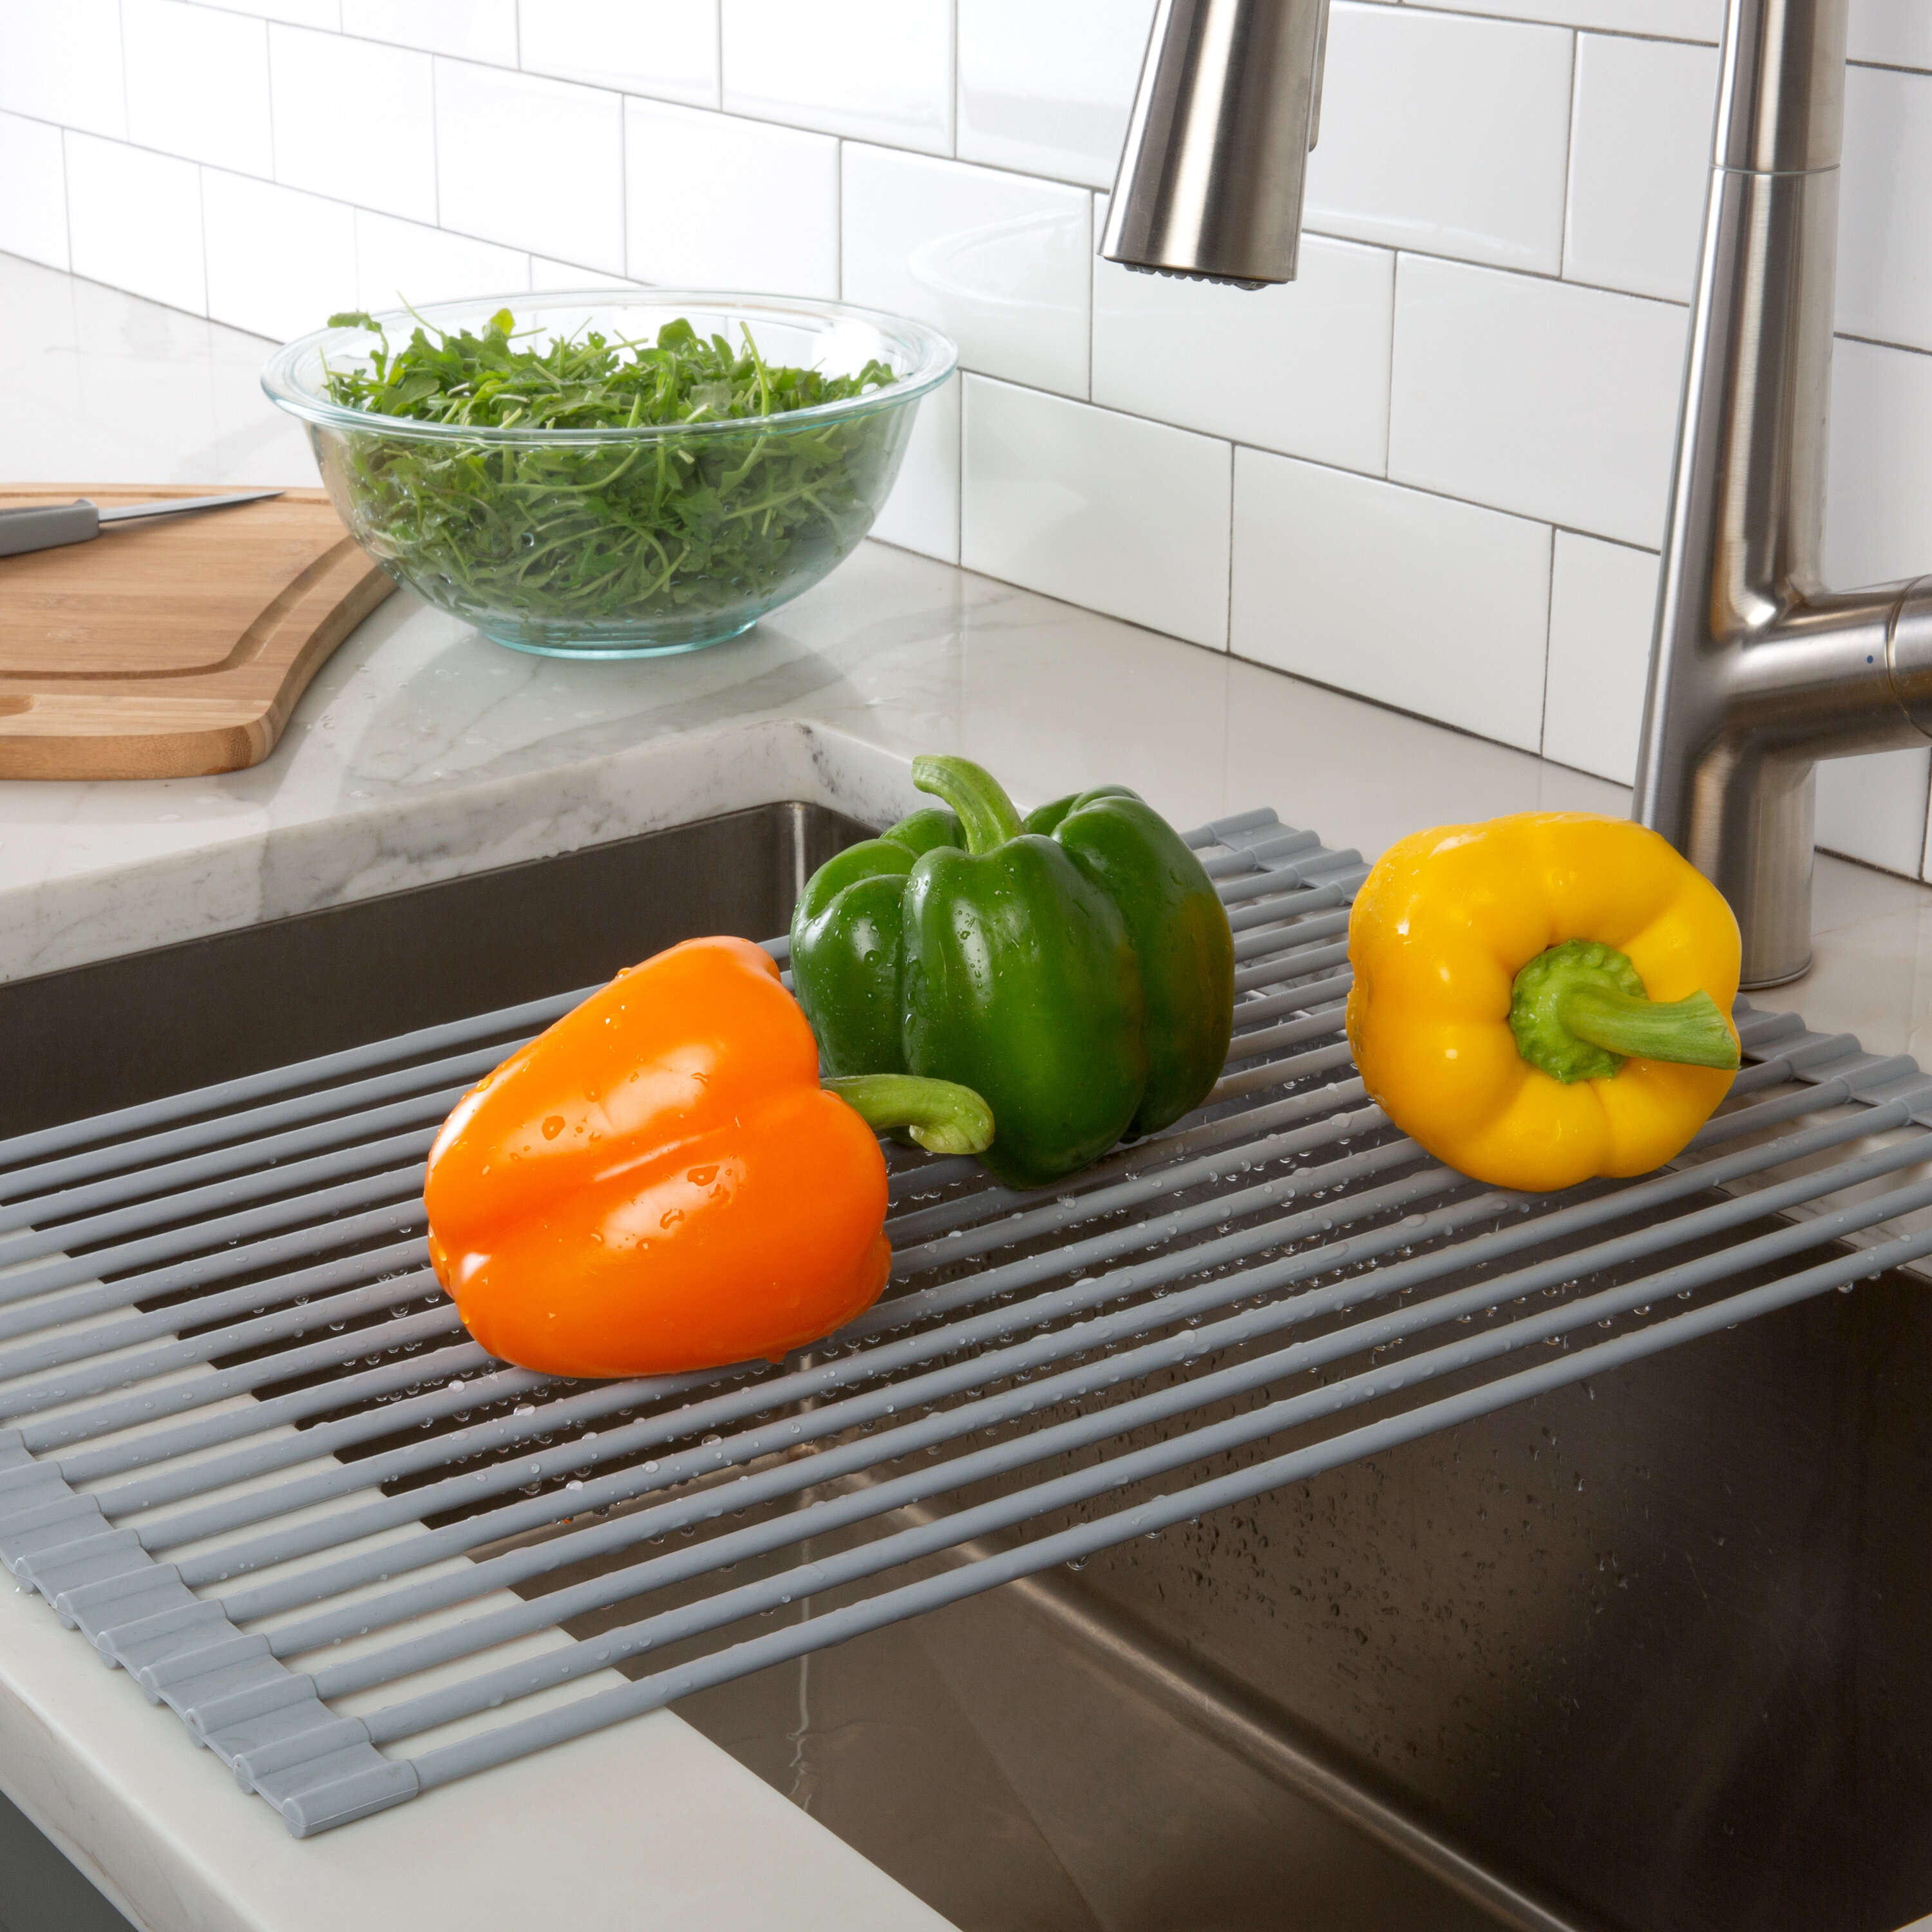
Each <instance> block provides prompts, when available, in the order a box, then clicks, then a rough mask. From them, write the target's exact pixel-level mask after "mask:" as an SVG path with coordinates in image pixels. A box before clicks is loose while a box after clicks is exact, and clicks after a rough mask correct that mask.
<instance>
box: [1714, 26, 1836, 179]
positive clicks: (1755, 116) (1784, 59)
mask: <svg viewBox="0 0 1932 1932" xmlns="http://www.w3.org/2000/svg"><path fill="white" fill-rule="evenodd" d="M1848 15H1849V7H1848V5H1847V4H1846V0H1730V7H1729V8H1728V10H1727V19H1726V20H1725V23H1724V55H1723V61H1722V67H1721V72H1720V74H1719V77H1718V137H1717V147H1716V151H1715V154H1714V156H1713V160H1714V162H1715V165H1716V166H1718V167H1721V168H1729V169H1733V170H1736V172H1740V173H1745V174H1803V173H1808V172H1814V171H1815V170H1817V169H1820V168H1835V167H1836V166H1838V161H1839V157H1840V156H1841V154H1842V152H1843V147H1844V133H1845V35H1846V20H1847V17H1848Z"/></svg>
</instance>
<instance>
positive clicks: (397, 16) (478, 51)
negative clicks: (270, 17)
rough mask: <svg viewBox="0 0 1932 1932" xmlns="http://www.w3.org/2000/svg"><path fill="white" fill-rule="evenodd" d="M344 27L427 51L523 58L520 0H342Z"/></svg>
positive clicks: (504, 63)
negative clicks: (519, 54)
mask: <svg viewBox="0 0 1932 1932" xmlns="http://www.w3.org/2000/svg"><path fill="white" fill-rule="evenodd" d="M341 5H342V31H344V33H346V34H356V35H358V36H359V37H361V38H362V39H364V40H389V41H390V42H392V43H394V44H395V45H396V46H403V47H416V48H419V49H421V50H422V52H425V53H431V54H453V55H457V56H458V58H462V59H466V60H475V61H487V62H490V64H491V65H493V66H496V67H514V66H515V65H516V64H517V0H341Z"/></svg>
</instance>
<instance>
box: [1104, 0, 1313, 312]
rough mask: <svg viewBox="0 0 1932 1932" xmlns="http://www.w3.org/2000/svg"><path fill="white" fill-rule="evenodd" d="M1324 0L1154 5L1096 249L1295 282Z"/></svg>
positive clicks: (1199, 276) (1165, 268)
mask: <svg viewBox="0 0 1932 1932" xmlns="http://www.w3.org/2000/svg"><path fill="white" fill-rule="evenodd" d="M1327 40H1328V0H1160V5H1159V7H1158V8H1157V10H1156V12H1155V14H1154V31H1153V33H1152V34H1151V36H1150V37H1149V38H1148V50H1147V56H1146V58H1145V61H1144V62H1143V63H1142V68H1141V80H1140V88H1139V92H1138V93H1137V94H1136V97H1135V100H1134V110H1133V118H1131V120H1130V121H1129V122H1128V125H1127V145H1126V148H1125V150H1124V152H1123V153H1122V154H1121V171H1120V174H1119V175H1118V178H1116V180H1115V184H1114V198H1113V200H1112V203H1111V204H1110V205H1109V208H1108V211H1107V229H1106V236H1104V238H1103V240H1102V242H1101V244H1100V253H1101V254H1102V256H1103V257H1104V258H1105V259H1106V260H1108V261H1109V262H1118V263H1120V264H1121V266H1123V267H1124V268H1128V269H1134V270H1136V271H1138V272H1142V273H1145V274H1149V275H1178V276H1183V277H1185V278H1187V279H1189V280H1190V281H1208V282H1222V283H1226V284H1231V285H1232V286H1233V287H1236V288H1243V289H1259V288H1265V287H1268V286H1269V285H1270V284H1273V283H1276V282H1292V281H1294V279H1295V258H1296V256H1297V254H1298V252H1299V251H1300V248H1301V201H1302V192H1303V189H1304V186H1305V184H1306V181H1307V172H1308V156H1309V153H1310V150H1311V149H1312V148H1313V147H1314V145H1315V141H1316V134H1317V133H1318V132H1319V127H1320V122H1321V113H1322V56H1323V54H1324V52H1325V49H1326V43H1327Z"/></svg>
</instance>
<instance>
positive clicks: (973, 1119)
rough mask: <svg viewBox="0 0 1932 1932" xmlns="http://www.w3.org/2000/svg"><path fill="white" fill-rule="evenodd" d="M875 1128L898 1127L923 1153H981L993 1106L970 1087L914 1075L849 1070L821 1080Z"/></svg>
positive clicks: (986, 1141) (986, 1142)
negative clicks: (987, 1103) (850, 1071)
mask: <svg viewBox="0 0 1932 1932" xmlns="http://www.w3.org/2000/svg"><path fill="white" fill-rule="evenodd" d="M820 1085H822V1086H823V1088H824V1089H825V1091H826V1092H827V1093H828V1094H837V1095H838V1097H839V1099H840V1100H843V1101H844V1103H845V1104H846V1105H847V1106H848V1107H850V1108H851V1109H853V1111H854V1112H856V1113H857V1115H858V1116H859V1118H860V1119H861V1120H862V1121H864V1122H865V1124H866V1126H867V1127H871V1129H873V1130H874V1132H876V1133H885V1132H886V1130H888V1129H893V1128H900V1127H903V1128H904V1130H906V1132H907V1133H909V1134H910V1135H911V1136H912V1137H913V1139H914V1140H916V1142H918V1143H919V1145H920V1146H921V1147H922V1148H925V1150H926V1152H927V1153H928V1154H983V1153H985V1151H986V1149H987V1148H989V1147H991V1146H992V1144H993V1110H992V1108H990V1107H989V1106H987V1105H986V1102H985V1101H984V1100H982V1099H980V1096H979V1095H978V1094H976V1093H974V1091H973V1090H972V1088H970V1087H962V1086H961V1085H959V1083H958V1082H956V1081H952V1080H927V1079H922V1078H921V1077H920V1076H919V1075H917V1074H916V1073H852V1074H847V1075H845V1076H842V1077H841V1078H840V1079H834V1080H826V1081H823V1082H820Z"/></svg>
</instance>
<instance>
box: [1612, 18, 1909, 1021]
mask: <svg viewBox="0 0 1932 1932" xmlns="http://www.w3.org/2000/svg"><path fill="white" fill-rule="evenodd" d="M1848 14H1849V0H1729V6H1728V9H1727V18H1726V21H1725V29H1724V52H1723V58H1722V61H1721V88H1720V96H1719V103H1718V115H1717V127H1716V139H1715V147H1714V150H1713V155H1712V170H1711V188H1710V198H1709V202H1708V204H1707V206H1706V214H1705V223H1704V241H1703V260H1702V263H1701V266H1700V269H1699V272H1698V278H1697V293H1696V296H1695V299H1694V304H1693V307H1692V311H1691V336H1690V348H1689V354H1688V359H1687V364H1686V368H1685V384H1684V405H1683V414H1682V419H1681V421H1680V423H1679V431H1678V446H1677V458H1676V467H1675V470H1674V472H1673V478H1672V485H1671V496H1670V514H1669V517H1668V520H1667V525H1666V530H1665V539H1664V557H1663V567H1662V570H1661V578H1660V584H1659V590H1658V614H1657V629H1656V634H1655V641H1654V643H1653V646H1652V655H1651V673H1650V688H1649V696H1648V699H1647V700H1646V709H1645V718H1644V728H1643V748H1642V751H1641V754H1640V760H1639V763H1638V767H1637V798H1636V809H1637V817H1639V818H1640V820H1642V821H1643V823H1645V824H1646V825H1649V826H1652V827H1653V828H1654V829H1656V830H1658V831H1659V832H1662V833H1663V834H1664V836H1665V837H1666V838H1668V839H1670V841H1671V842H1672V844H1674V845H1676V847H1677V848H1678V850H1679V851H1681V852H1682V853H1684V854H1685V856H1687V857H1688V858H1689V859H1691V862H1693V863H1694V865H1697V867H1698V868H1699V869H1700V871H1703V872H1704V873H1705V874H1706V876H1707V877H1709V878H1710V879H1712V880H1713V881H1714V882H1715V883H1716V884H1717V886H1718V888H1719V889H1720V890H1721V891H1722V892H1724V895H1725V897H1726V898H1728V899H1729V900H1730V902H1731V905H1732V908H1733V910H1734V911H1735V912H1736V913H1737V915H1738V919H1739V926H1741V928H1742V930H1743V933H1744V942H1745V984H1746V985H1747V986H1769V985H1773V984H1775V983H1777V982H1778V981H1779V980H1784V979H1790V978H1792V977H1795V976H1796V974H1799V973H1801V972H1802V971H1804V970H1805V967H1806V965H1808V963H1809V960H1810V957H1811V825H1812V807H1811V798H1812V783H1813V781H1812V767H1813V762H1814V760H1815V759H1817V758H1818V757H1832V756H1841V755H1844V754H1848V753H1850V752H1854V751H1872V750H1879V749H1884V748H1888V747H1891V746H1894V745H1908V744H1922V743H1924V742H1925V739H1924V734H1922V733H1921V732H1920V731H1919V730H1918V729H1917V728H1916V727H1915V725H1914V724H1913V723H1912V716H1911V714H1910V712H1909V710H1908V709H1907V706H1906V700H1905V697H1904V696H1903V694H1902V693H1901V691H1900V688H1899V687H1898V680H1897V675H1896V671H1895V667H1894V664H1893V663H1892V658H1893V657H1894V655H1895V652H1894V637H1895V635H1896V634H1897V631H1898V628H1899V622H1900V607H1901V605H1900V597H1901V592H1900V591H1899V589H1897V587H1895V586H1894V587H1887V588H1882V589H1875V590H1871V591H1866V592H1849V593H1846V594H1844V595H1828V594H1827V593H1826V592H1825V591H1824V589H1823V580H1822V574H1821V571H1820V550H1821V545H1822V539H1823V527H1824V506H1825V467H1826V449H1827V431H1828V422H1829V410H1830V387H1831V368H1832V305H1833V296H1834V289H1835V281H1836V277H1837V265H1838V181H1839V175H1838V157H1839V154H1840V151H1841V147H1842V145H1843V131H1844V89H1845V74H1844V59H1845V38H1846V23H1847V17H1848Z"/></svg>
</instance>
